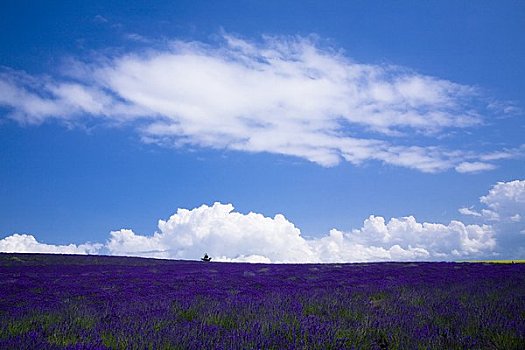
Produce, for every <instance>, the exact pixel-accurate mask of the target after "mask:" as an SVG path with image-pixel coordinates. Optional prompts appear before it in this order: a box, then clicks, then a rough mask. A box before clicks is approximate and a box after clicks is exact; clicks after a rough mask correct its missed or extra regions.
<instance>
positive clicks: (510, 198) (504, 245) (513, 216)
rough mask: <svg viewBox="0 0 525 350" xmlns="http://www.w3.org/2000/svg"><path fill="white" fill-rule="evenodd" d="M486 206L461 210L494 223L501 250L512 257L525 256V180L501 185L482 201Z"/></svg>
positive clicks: (462, 212) (481, 219)
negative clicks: (478, 208) (477, 209)
mask: <svg viewBox="0 0 525 350" xmlns="http://www.w3.org/2000/svg"><path fill="white" fill-rule="evenodd" d="M479 201H480V203H481V204H482V205H484V206H485V208H482V209H481V210H479V211H476V210H474V209H473V207H471V208H461V209H460V210H459V211H460V213H461V214H464V215H470V216H473V217H474V218H475V220H479V221H484V222H491V225H492V227H493V228H494V230H495V231H496V232H497V233H498V245H499V247H498V248H499V250H501V251H502V252H505V254H508V255H509V256H510V257H513V256H521V257H523V256H525V246H524V244H523V243H524V241H523V235H522V233H523V232H524V231H525V222H524V221H523V218H524V217H525V180H514V181H508V182H498V183H497V184H495V185H494V186H493V187H492V188H491V189H490V190H489V193H488V194H487V195H486V196H482V197H480V199H479Z"/></svg>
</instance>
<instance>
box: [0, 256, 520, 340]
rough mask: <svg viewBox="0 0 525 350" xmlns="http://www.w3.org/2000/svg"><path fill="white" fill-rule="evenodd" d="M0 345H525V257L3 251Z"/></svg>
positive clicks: (0, 267)
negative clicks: (282, 260) (344, 260)
mask: <svg viewBox="0 0 525 350" xmlns="http://www.w3.org/2000/svg"><path fill="white" fill-rule="evenodd" d="M0 349H525V264H490V263H430V262H428V263H419V262H418V263H415V262H412V263H369V264H244V263H217V262H211V263H204V262H200V261H174V260H158V259H145V258H129V257H114V256H77V255H48V254H4V253H2V254H0Z"/></svg>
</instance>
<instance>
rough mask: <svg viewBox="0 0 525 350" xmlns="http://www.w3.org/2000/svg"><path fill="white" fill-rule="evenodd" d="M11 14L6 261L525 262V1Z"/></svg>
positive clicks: (29, 6) (143, 5)
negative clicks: (11, 254)
mask: <svg viewBox="0 0 525 350" xmlns="http://www.w3.org/2000/svg"><path fill="white" fill-rule="evenodd" d="M0 7H1V8H0V10H1V12H2V13H3V16H2V19H1V20H0V164H1V167H0V198H1V201H0V213H1V214H0V251H53V252H77V253H85V252H89V253H102V254H121V255H142V256H157V257H168V258H184V259H193V258H197V257H198V256H199V255H200V254H201V253H202V251H204V250H207V251H209V252H210V253H211V254H213V256H216V257H218V258H220V259H222V260H225V261H321V262H325V261H363V260H389V259H394V260H414V259H422V260H436V259H449V260H454V259H468V258H479V257H497V258H518V257H521V258H525V246H524V243H525V236H524V234H525V226H524V224H523V222H524V221H525V203H524V202H525V176H524V174H525V163H524V154H525V146H524V145H525V142H524V140H525V138H524V137H523V135H525V122H524V108H525V96H524V95H523V91H525V65H523V59H524V58H525V39H524V38H525V35H524V34H525V33H524V31H525V30H524V28H525V4H524V3H522V2H517V1H503V2H498V3H494V2H488V1H478V2H475V3H473V2H470V1H432V2H419V1H402V2H395V3H386V2H382V1H377V2H374V1H353V2H347V1H304V2H298V1H264V2H258V1H222V2H215V1H199V2H195V1H166V2H158V3H157V4H156V5H155V6H154V7H152V6H151V4H150V3H149V2H139V1H126V2H112V3H111V4H106V2H98V1H92V2H89V3H85V2H65V1H52V2H49V1H46V2H24V1H16V2H14V1H5V2H3V3H2V5H0ZM216 202H218V203H216ZM214 203H216V204H214ZM178 209H181V210H180V211H177V210H178ZM249 213H252V214H249ZM278 214H282V215H283V217H281V216H280V215H278ZM276 215H277V216H276ZM159 220H164V221H163V222H164V223H165V224H162V222H161V223H160V224H159V222H158V221H159ZM86 242H90V243H89V244H86ZM451 242H452V243H451ZM144 247H147V249H146V248H144ZM290 249H291V250H290Z"/></svg>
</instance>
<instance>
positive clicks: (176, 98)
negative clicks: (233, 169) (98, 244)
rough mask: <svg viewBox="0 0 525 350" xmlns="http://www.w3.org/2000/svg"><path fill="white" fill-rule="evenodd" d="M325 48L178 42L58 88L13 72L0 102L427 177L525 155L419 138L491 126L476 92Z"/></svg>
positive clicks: (150, 133)
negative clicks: (462, 147)
mask: <svg viewBox="0 0 525 350" xmlns="http://www.w3.org/2000/svg"><path fill="white" fill-rule="evenodd" d="M319 42H320V40H319V39H317V38H315V37H307V38H304V37H265V38H264V40H263V41H262V42H258V43H256V42H251V41H247V40H243V39H240V38H237V37H233V36H230V35H224V36H223V41H222V42H221V43H220V45H215V46H212V45H206V44H203V43H199V42H182V41H175V42H172V43H171V44H170V45H169V47H166V48H164V49H162V50H160V49H157V50H146V51H144V52H140V53H136V52H135V53H133V52H132V53H128V54H122V55H120V56H115V57H106V58H105V59H99V60H96V61H94V62H89V63H80V62H75V63H74V64H72V65H69V66H68V67H67V68H66V69H65V70H67V74H66V76H65V77H60V78H55V79H51V78H49V77H40V78H36V77H31V76H28V75H27V74H24V73H20V72H14V71H5V72H4V73H3V74H1V75H0V105H3V106H6V107H8V108H10V110H11V112H10V116H11V118H14V119H16V120H18V121H21V122H26V123H41V122H43V121H45V120H47V119H49V118H56V119H61V120H67V121H72V120H74V121H77V122H78V121H79V120H82V119H85V118H99V119H101V120H105V121H106V122H111V124H112V125H113V124H114V122H117V123H129V122H133V121H137V120H140V123H138V124H136V125H137V131H138V132H139V133H140V135H141V137H142V139H143V140H144V141H145V142H155V143H158V144H162V145H167V146H179V147H180V146H185V145H193V146H200V147H211V148H219V149H227V150H236V151H247V152H270V153H275V154H282V155H289V156H294V157H300V158H303V159H306V160H309V161H312V162H315V163H318V164H320V165H323V166H333V165H336V164H338V163H339V162H341V161H343V160H344V161H348V162H351V163H353V164H361V163H363V162H366V161H370V160H375V161H380V162H383V163H386V164H391V165H395V166H402V167H408V168H412V169H417V170H420V171H424V172H437V171H443V170H447V169H456V170H457V171H459V172H473V171H475V172H477V171H485V170H490V169H493V168H494V167H495V166H494V165H493V164H492V163H489V162H493V161H497V160H502V159H509V158H515V157H517V156H519V155H520V154H522V153H523V150H521V151H520V152H514V153H513V152H506V151H497V150H496V151H493V152H491V153H488V154H485V155H482V154H476V153H473V152H469V151H457V150H448V149H446V147H442V146H440V145H436V146H428V145H427V143H428V142H427V141H417V140H418V139H421V138H423V139H424V138H425V137H426V136H436V135H440V134H441V133H447V132H448V131H449V130H451V129H456V130H457V129H462V128H463V129H465V128H470V127H473V126H479V125H481V124H483V117H482V115H481V112H480V111H479V110H477V109H479V108H475V107H474V106H479V105H480V104H481V103H483V100H482V99H481V98H480V96H479V95H478V94H477V92H476V89H474V88H472V87H469V86H465V85H460V84H457V83H454V82H451V81H448V80H443V79H439V78H436V77H431V76H425V75H421V74H418V73H415V72H413V71H410V70H407V69H402V68H399V67H394V66H389V65H370V64H359V63H356V62H354V61H352V60H351V59H350V58H348V57H346V56H344V55H343V53H342V52H338V51H335V50H333V49H331V48H324V47H322V45H321V44H320V43H319ZM70 63H71V62H70ZM491 103H492V105H494V103H495V102H491ZM487 108H488V106H487ZM489 109H490V108H489ZM371 135H373V136H371ZM419 142H421V143H422V144H425V145H422V144H418V143H419ZM481 157H483V159H481ZM480 160H483V161H480Z"/></svg>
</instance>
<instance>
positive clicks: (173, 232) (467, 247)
mask: <svg viewBox="0 0 525 350" xmlns="http://www.w3.org/2000/svg"><path fill="white" fill-rule="evenodd" d="M158 226H159V230H158V231H157V232H156V233H155V234H154V235H153V236H141V235H137V234H135V233H133V232H132V231H130V230H121V231H116V232H112V233H111V238H110V240H109V241H108V244H107V247H108V249H109V252H110V253H111V254H114V255H140V256H149V257H163V258H175V259H196V258H198V257H199V256H200V255H202V254H203V252H208V254H210V255H211V256H213V257H216V260H221V261H250V262H270V261H271V262H345V261H346V262H351V261H370V260H373V261H378V260H442V259H445V260H446V259H455V258H461V257H469V256H476V255H480V254H483V253H486V252H490V251H491V250H492V249H493V248H494V246H495V240H494V238H493V232H492V230H491V227H490V226H487V225H482V226H478V225H464V224H463V223H461V222H458V221H452V222H451V223H450V224H449V225H442V224H430V223H418V222H417V221H416V220H415V218H414V217H406V218H400V219H397V218H393V219H391V220H390V221H389V222H388V223H387V224H385V220H384V218H382V217H376V216H371V217H370V218H368V219H367V220H365V222H364V225H363V227H362V228H361V229H358V230H353V231H351V232H347V233H343V232H341V231H338V230H335V229H334V230H331V231H330V233H329V235H327V236H324V237H321V238H312V239H305V238H303V237H302V236H301V233H300V231H299V229H298V228H296V227H295V226H294V225H293V224H292V223H291V222H289V221H288V220H286V218H285V217H284V216H282V215H276V216H275V217H274V218H269V217H264V216H263V215H261V214H255V213H249V214H241V213H237V212H235V211H233V206H232V205H231V204H220V203H215V204H214V205H213V206H211V207H209V206H206V205H203V206H201V207H199V208H195V209H193V210H186V209H179V210H178V211H177V213H176V214H175V215H173V216H172V217H170V218H169V220H167V221H163V220H160V221H159V225H158Z"/></svg>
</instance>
